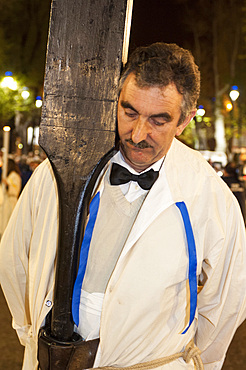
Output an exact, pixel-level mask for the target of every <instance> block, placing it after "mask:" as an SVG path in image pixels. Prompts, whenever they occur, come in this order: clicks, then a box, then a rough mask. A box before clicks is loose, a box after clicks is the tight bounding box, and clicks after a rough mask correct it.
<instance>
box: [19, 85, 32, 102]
mask: <svg viewBox="0 0 246 370" xmlns="http://www.w3.org/2000/svg"><path fill="white" fill-rule="evenodd" d="M21 96H22V98H23V99H25V100H26V99H28V98H29V96H30V93H29V91H28V88H27V87H24V88H23V90H22V92H21Z"/></svg>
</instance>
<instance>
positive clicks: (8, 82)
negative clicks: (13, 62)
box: [1, 71, 17, 90]
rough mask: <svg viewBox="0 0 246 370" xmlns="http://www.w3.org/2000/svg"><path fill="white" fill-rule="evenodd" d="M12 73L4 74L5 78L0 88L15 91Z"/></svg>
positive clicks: (15, 84) (15, 85)
mask: <svg viewBox="0 0 246 370" xmlns="http://www.w3.org/2000/svg"><path fill="white" fill-rule="evenodd" d="M12 76H13V73H12V72H10V71H8V72H6V73H5V77H4V78H3V79H2V82H1V87H7V88H8V89H10V90H17V82H16V81H15V80H14V78H13V77H12Z"/></svg>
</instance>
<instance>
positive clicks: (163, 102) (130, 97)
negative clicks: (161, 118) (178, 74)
mask: <svg viewBox="0 0 246 370" xmlns="http://www.w3.org/2000/svg"><path fill="white" fill-rule="evenodd" d="M182 99H183V97H182V95H181V94H180V93H179V92H178V90H177V88H176V86H175V85H174V84H169V85H167V86H163V87H159V86H145V87H140V86H138V85H137V82H136V78H135V75H134V74H133V73H131V74H130V75H129V76H128V77H127V78H126V80H125V82H124V84H123V86H122V90H121V93H120V97H119V101H120V102H122V101H124V102H127V103H130V104H131V105H132V106H133V107H134V108H136V109H137V108H138V106H139V107H141V108H145V109H151V107H152V108H153V109H154V110H156V109H160V110H163V109H176V110H178V111H180V109H181V104H182Z"/></svg>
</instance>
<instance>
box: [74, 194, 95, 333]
mask: <svg viewBox="0 0 246 370" xmlns="http://www.w3.org/2000/svg"><path fill="white" fill-rule="evenodd" d="M99 203H100V193H99V192H98V193H97V194H96V195H95V197H94V198H93V199H92V201H91V203H90V210H89V213H90V216H89V221H88V223H87V226H86V229H85V235H84V238H83V242H82V246H81V251H80V260H79V269H78V275H77V278H76V280H75V284H74V288H73V298H72V315H73V320H74V323H75V324H76V325H77V326H78V325H79V304H80V295H81V289H82V283H83V279H84V276H85V270H86V265H87V260H88V254H89V248H90V243H91V238H92V232H93V229H94V226H95V222H96V218H97V214H98V209H99Z"/></svg>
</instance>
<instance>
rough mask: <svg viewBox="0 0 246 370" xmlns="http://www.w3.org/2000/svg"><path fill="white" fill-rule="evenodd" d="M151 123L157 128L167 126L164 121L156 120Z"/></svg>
mask: <svg viewBox="0 0 246 370" xmlns="http://www.w3.org/2000/svg"><path fill="white" fill-rule="evenodd" d="M151 122H152V123H153V124H154V125H155V126H163V125H164V124H165V122H164V121H157V120H156V119H152V120H151Z"/></svg>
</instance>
